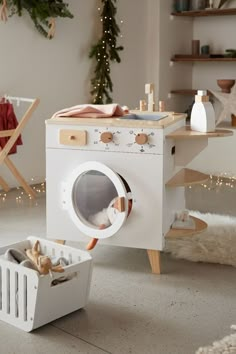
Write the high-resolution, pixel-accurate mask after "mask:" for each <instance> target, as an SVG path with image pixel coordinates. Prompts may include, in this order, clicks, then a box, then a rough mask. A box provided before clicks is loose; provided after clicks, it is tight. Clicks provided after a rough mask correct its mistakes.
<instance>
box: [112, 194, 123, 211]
mask: <svg viewBox="0 0 236 354" xmlns="http://www.w3.org/2000/svg"><path fill="white" fill-rule="evenodd" d="M113 207H114V208H115V209H117V210H118V211H119V212H120V213H123V212H124V211H125V197H118V198H117V199H116V201H115V203H114V204H113Z"/></svg>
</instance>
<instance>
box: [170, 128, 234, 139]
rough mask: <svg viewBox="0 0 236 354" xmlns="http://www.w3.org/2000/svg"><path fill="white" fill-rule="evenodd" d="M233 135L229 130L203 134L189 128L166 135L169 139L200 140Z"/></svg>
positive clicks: (217, 130)
mask: <svg viewBox="0 0 236 354" xmlns="http://www.w3.org/2000/svg"><path fill="white" fill-rule="evenodd" d="M231 135H233V132H232V131H231V130H227V129H216V130H215V131H214V132H210V133H201V132H197V131H194V130H191V129H190V127H189V126H185V127H183V128H180V129H177V130H176V131H174V132H173V133H170V134H168V135H166V138H167V139H168V138H169V139H175V140H176V139H199V138H204V137H206V138H216V137H219V138H220V137H226V136H231Z"/></svg>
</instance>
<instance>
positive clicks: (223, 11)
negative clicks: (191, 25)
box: [172, 8, 236, 17]
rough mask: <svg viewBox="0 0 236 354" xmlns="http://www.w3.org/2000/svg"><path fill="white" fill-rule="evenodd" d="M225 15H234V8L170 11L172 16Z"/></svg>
mask: <svg viewBox="0 0 236 354" xmlns="http://www.w3.org/2000/svg"><path fill="white" fill-rule="evenodd" d="M227 15H236V8H233V9H211V10H198V11H183V12H173V13H172V16H179V17H206V16H227Z"/></svg>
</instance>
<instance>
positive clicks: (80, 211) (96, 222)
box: [67, 161, 128, 239]
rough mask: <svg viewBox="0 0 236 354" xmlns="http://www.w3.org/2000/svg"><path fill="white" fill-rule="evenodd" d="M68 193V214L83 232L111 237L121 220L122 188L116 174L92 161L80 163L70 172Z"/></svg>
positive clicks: (125, 209) (124, 201) (124, 208)
mask: <svg viewBox="0 0 236 354" xmlns="http://www.w3.org/2000/svg"><path fill="white" fill-rule="evenodd" d="M68 192H69V193H68V198H67V201H68V203H67V205H68V207H69V208H68V211H69V214H70V216H71V218H72V220H73V221H74V223H75V224H76V226H77V227H78V229H79V230H80V231H81V232H83V233H84V234H86V235H88V236H90V237H93V238H100V239H102V238H107V237H111V236H113V235H114V234H115V233H116V232H117V231H119V230H120V228H121V227H122V226H123V224H124V223H125V221H126V219H127V215H128V196H127V192H126V188H125V185H124V183H123V181H122V179H121V178H120V176H119V175H118V174H117V173H115V172H114V171H112V170H111V169H110V168H108V167H107V166H105V165H103V164H101V163H99V162H92V161H91V162H86V163H84V164H81V165H80V166H79V167H78V168H77V169H76V170H74V171H73V173H72V175H71V178H70V181H69V189H68ZM78 232H79V231H78Z"/></svg>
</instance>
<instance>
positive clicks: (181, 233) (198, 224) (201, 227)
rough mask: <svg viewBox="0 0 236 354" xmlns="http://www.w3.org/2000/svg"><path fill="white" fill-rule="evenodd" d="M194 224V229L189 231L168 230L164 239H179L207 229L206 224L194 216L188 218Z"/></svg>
mask: <svg viewBox="0 0 236 354" xmlns="http://www.w3.org/2000/svg"><path fill="white" fill-rule="evenodd" d="M190 218H192V219H193V220H194V222H195V225H196V229H195V230H189V229H170V230H169V232H167V234H166V236H165V237H166V238H180V237H188V236H193V235H195V234H198V233H200V232H203V231H204V230H206V229H207V223H206V222H205V221H203V220H200V219H198V218H195V217H194V216H190Z"/></svg>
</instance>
